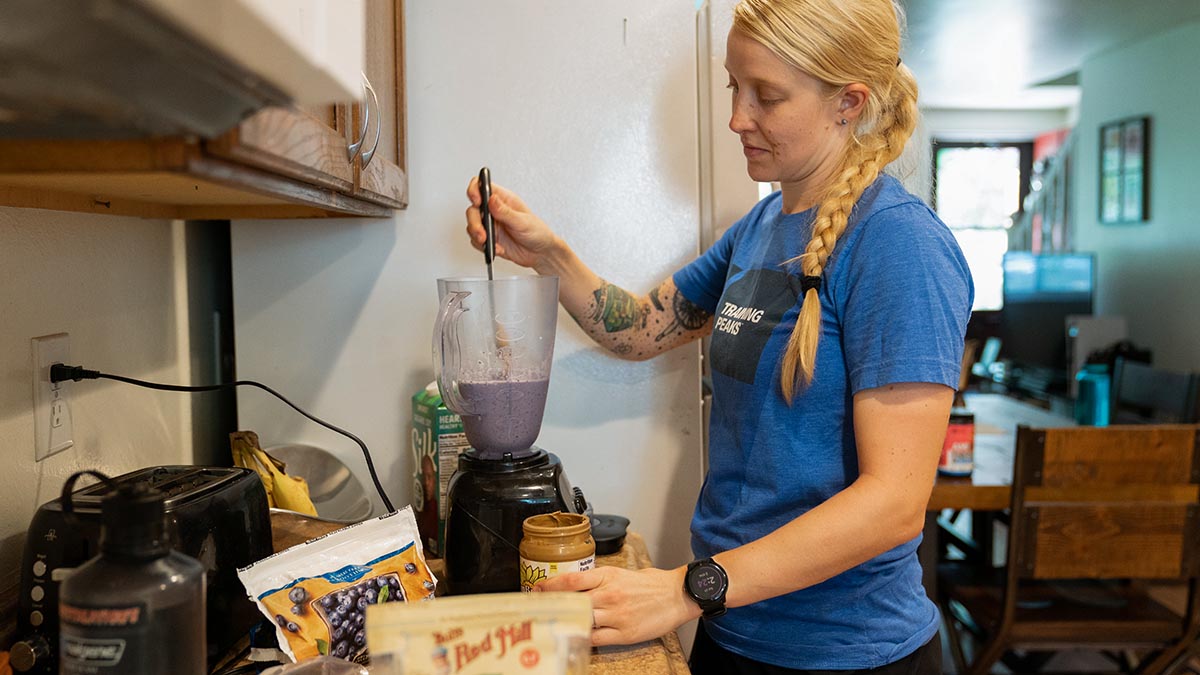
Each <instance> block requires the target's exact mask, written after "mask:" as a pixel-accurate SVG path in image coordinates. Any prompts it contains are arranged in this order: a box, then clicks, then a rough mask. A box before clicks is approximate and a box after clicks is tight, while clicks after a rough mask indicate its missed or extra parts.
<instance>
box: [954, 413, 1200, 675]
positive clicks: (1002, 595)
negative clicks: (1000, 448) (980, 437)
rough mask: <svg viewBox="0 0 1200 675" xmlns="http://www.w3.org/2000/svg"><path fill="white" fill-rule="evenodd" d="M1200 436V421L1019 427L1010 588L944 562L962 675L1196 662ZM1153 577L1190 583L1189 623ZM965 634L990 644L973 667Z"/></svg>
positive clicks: (1150, 668) (1005, 572)
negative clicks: (1073, 659) (1046, 665)
mask: <svg viewBox="0 0 1200 675" xmlns="http://www.w3.org/2000/svg"><path fill="white" fill-rule="evenodd" d="M1198 439H1200V427H1197V426H1195V425H1142V426H1116V427H1102V428H1098V427H1078V428H1061V429H1033V428H1029V427H1019V428H1018V430H1017V447H1016V457H1015V467H1014V472H1013V487H1012V502H1011V515H1012V517H1011V523H1010V527H1009V535H1008V551H1007V565H1006V567H1005V568H1001V569H997V570H996V574H995V575H994V576H1000V577H1002V578H994V579H980V578H964V576H963V574H964V571H965V570H968V569H969V568H967V567H965V566H962V565H957V566H953V565H949V564H946V565H943V566H939V574H938V589H939V593H938V595H939V598H938V600H939V604H940V605H941V608H942V612H943V617H944V619H945V623H946V627H947V630H948V632H949V638H950V648H951V654H952V655H953V657H954V660H955V662H956V665H957V666H958V672H959V673H971V674H973V675H982V674H984V673H988V672H989V671H990V669H991V667H992V665H993V664H994V663H995V662H996V661H997V660H999V659H1000V658H1001V657H1002V656H1004V655H1005V654H1006V652H1010V650H1029V651H1031V652H1046V651H1050V652H1053V651H1057V650H1061V649H1066V648H1080V647H1082V648H1089V649H1097V650H1116V651H1120V650H1127V651H1129V652H1132V653H1140V654H1141V658H1140V659H1139V660H1138V665H1137V666H1136V667H1132V666H1129V664H1125V665H1126V666H1129V667H1126V668H1123V670H1128V671H1132V672H1137V673H1160V672H1166V670H1167V668H1168V667H1169V666H1172V665H1173V664H1174V663H1175V662H1176V661H1178V660H1182V659H1181V657H1182V656H1183V655H1184V652H1185V651H1186V650H1187V648H1188V647H1189V646H1190V645H1191V644H1192V643H1193V642H1194V641H1195V640H1196V639H1197V636H1198V635H1200V622H1198V619H1197V612H1196V580H1197V577H1198V574H1200V564H1198V563H1200V550H1198V549H1197V545H1198V544H1200V485H1198V483H1200V440H1198ZM975 569H976V570H977V569H978V568H975ZM1081 580H1083V581H1081ZM1150 580H1153V581H1175V582H1186V584H1187V608H1186V611H1185V612H1184V614H1183V615H1182V616H1181V615H1179V614H1176V613H1175V612H1172V611H1171V610H1169V609H1167V608H1166V607H1164V606H1163V605H1161V604H1159V603H1158V602H1156V601H1154V600H1153V599H1152V598H1151V597H1150V596H1149V595H1148V594H1147V593H1146V582H1147V581H1150ZM963 629H967V632H970V633H973V634H975V635H976V636H977V637H979V638H981V644H980V645H979V649H978V650H977V651H976V657H975V658H974V660H973V661H972V662H971V663H970V664H969V665H968V664H966V663H965V658H964V654H963V648H962V646H963V644H962V639H963V637H964V636H963V632H964V630H963ZM1014 670H1015V671H1016V672H1028V670H1029V669H1028V668H1020V667H1018V668H1014Z"/></svg>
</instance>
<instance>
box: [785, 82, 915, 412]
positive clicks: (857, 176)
mask: <svg viewBox="0 0 1200 675" xmlns="http://www.w3.org/2000/svg"><path fill="white" fill-rule="evenodd" d="M899 68H900V69H903V71H904V72H898V73H897V80H907V81H908V82H907V83H903V82H898V83H897V84H898V85H900V86H896V87H894V89H893V91H894V92H895V93H896V94H897V95H896V96H894V98H893V100H892V101H889V102H888V104H885V105H884V106H883V114H882V115H881V116H880V119H879V123H878V124H877V125H876V126H875V128H874V129H872V130H871V131H870V132H869V133H866V134H864V135H863V137H861V138H858V137H856V139H855V140H856V141H857V142H856V143H853V144H852V145H851V146H850V148H849V149H848V150H847V152H846V154H845V157H844V159H843V161H842V169H841V171H840V172H839V173H838V179H837V181H836V182H835V183H834V184H833V186H832V187H830V189H829V190H828V191H827V192H826V193H825V195H824V196H823V198H822V199H821V200H820V202H819V203H820V206H818V207H817V215H816V218H815V219H814V220H813V228H812V238H811V239H809V242H808V246H807V247H805V250H804V253H803V254H801V255H800V256H799V262H800V269H801V272H802V273H803V274H804V276H816V277H819V276H821V273H822V272H823V271H824V269H825V262H826V261H827V260H828V259H829V254H830V253H832V252H833V248H834V246H836V245H837V241H838V238H839V237H841V236H842V233H843V232H845V231H846V224H847V223H848V222H849V220H850V214H851V212H853V210H854V205H855V204H856V203H857V202H858V198H859V197H861V196H862V193H863V192H864V191H865V190H866V189H867V188H868V187H869V186H870V185H871V184H872V183H874V182H875V179H876V178H878V177H879V174H880V173H881V172H882V171H883V168H884V167H885V166H887V165H888V164H889V163H890V162H891V161H892V160H894V159H896V158H897V157H899V156H900V153H901V151H903V150H904V144H905V142H906V141H907V140H908V138H909V136H911V135H912V131H913V129H914V128H915V127H916V124H917V100H916V81H915V80H914V79H913V77H912V74H911V73H908V72H907V70H908V69H907V68H905V67H904V66H903V65H901V66H900V67H899ZM904 84H911V86H903V85H904ZM910 94H911V95H910ZM820 337H821V300H820V297H819V295H818V292H817V289H815V288H810V289H808V290H807V291H806V292H805V293H804V302H803V304H802V305H801V306H800V315H799V316H798V317H797V318H796V327H795V328H793V329H792V334H791V336H790V337H789V338H788V344H787V348H786V349H785V350H784V354H783V365H782V372H781V373H780V387H781V388H782V389H783V398H784V399H785V400H786V401H787V402H788V404H791V402H792V399H793V398H794V397H795V394H796V390H797V389H798V388H799V387H800V386H804V385H807V384H808V383H810V382H812V379H813V375H814V372H815V370H816V365H817V364H816V361H817V342H818V341H819V339H820Z"/></svg>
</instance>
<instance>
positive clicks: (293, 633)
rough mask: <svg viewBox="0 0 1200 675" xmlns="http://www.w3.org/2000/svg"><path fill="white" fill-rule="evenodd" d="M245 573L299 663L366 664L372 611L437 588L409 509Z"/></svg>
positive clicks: (332, 535)
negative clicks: (323, 659) (336, 660)
mask: <svg viewBox="0 0 1200 675" xmlns="http://www.w3.org/2000/svg"><path fill="white" fill-rule="evenodd" d="M238 577H239V578H240V579H241V580H242V585H244V586H245V587H246V592H247V593H248V594H249V595H250V599H251V600H253V601H254V602H255V603H256V604H257V605H258V608H259V609H260V610H261V611H262V613H263V614H265V615H266V616H267V618H269V619H271V621H273V622H275V626H276V628H275V631H276V635H277V636H278V638H279V646H280V648H281V649H282V650H283V651H284V653H286V654H287V655H288V656H290V657H291V658H292V660H293V661H304V660H307V659H311V658H315V657H317V656H332V657H335V658H339V659H345V660H347V661H357V662H359V663H365V662H366V660H367V633H366V625H365V624H366V610H367V608H368V607H375V606H381V605H390V604H397V605H402V604H405V603H409V602H417V601H422V600H432V599H433V596H434V589H435V588H436V587H437V579H435V578H434V576H433V573H432V572H430V571H429V567H428V565H426V564H425V556H424V555H423V554H422V552H421V540H420V537H418V536H417V523H416V521H415V520H414V519H413V513H412V508H411V507H408V506H406V507H404V508H403V509H400V510H399V511H396V512H395V513H389V514H387V515H384V516H380V517H378V518H372V519H371V520H366V521H363V522H361V523H356V524H354V525H350V526H349V527H343V528H342V529H340V530H337V531H335V532H330V533H329V534H327V535H324V536H322V537H317V538H316V539H312V540H310V541H306V542H304V543H303V544H299V545H296V546H293V547H291V548H289V549H287V550H285V551H280V552H279V553H276V554H275V555H273V556H270V557H268V558H263V559H262V560H260V561H258V562H256V563H254V564H252V565H250V566H248V567H243V568H242V569H240V570H238ZM426 604H430V603H426Z"/></svg>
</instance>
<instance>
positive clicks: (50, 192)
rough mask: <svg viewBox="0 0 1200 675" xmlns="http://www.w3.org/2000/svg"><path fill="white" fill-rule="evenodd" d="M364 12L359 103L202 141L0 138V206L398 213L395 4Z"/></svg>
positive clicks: (249, 125) (399, 96) (260, 119)
mask: <svg viewBox="0 0 1200 675" xmlns="http://www.w3.org/2000/svg"><path fill="white" fill-rule="evenodd" d="M366 10H367V11H366V31H365V37H366V50H367V52H366V63H367V68H366V70H365V72H364V76H365V81H366V82H369V83H370V87H369V88H368V87H366V86H364V89H363V91H364V99H363V100H362V101H356V102H347V103H344V104H337V105H329V106H310V107H307V108H301V107H295V106H293V107H271V108H265V109H263V110H260V111H258V112H256V113H255V114H253V115H251V116H249V117H247V118H246V119H244V120H243V121H242V122H240V123H239V124H238V125H237V126H236V127H234V128H233V129H231V130H229V131H228V132H226V133H224V134H222V135H220V136H218V137H216V138H212V139H200V138H194V137H173V138H151V139H129V140H16V139H0V205H2V206H19V207H31V208H47V209H56V210H69V211H84V212H90V213H111V214H122V215H137V216H145V217H153V218H179V219H205V218H218V219H225V218H296V217H321V216H376V217H380V216H387V215H389V214H390V213H391V211H392V210H393V209H397V208H404V207H405V206H406V205H407V202H408V182H407V175H406V173H405V170H404V165H405V152H404V61H403V51H404V39H403V21H404V20H403V16H404V13H403V2H402V0H368V3H367V8H366ZM372 91H373V95H372V93H371V92H372ZM364 122H365V124H364ZM356 144H357V145H356Z"/></svg>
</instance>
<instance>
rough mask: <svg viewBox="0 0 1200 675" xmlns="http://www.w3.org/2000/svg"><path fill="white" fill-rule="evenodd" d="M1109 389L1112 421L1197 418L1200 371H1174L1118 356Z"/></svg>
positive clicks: (1185, 421)
mask: <svg viewBox="0 0 1200 675" xmlns="http://www.w3.org/2000/svg"><path fill="white" fill-rule="evenodd" d="M1112 391H1113V393H1112V405H1111V409H1112V421H1113V423H1114V424H1148V423H1149V424H1153V423H1182V424H1193V423H1195V422H1200V419H1198V416H1200V409H1198V406H1197V403H1198V402H1197V398H1198V397H1200V373H1177V372H1172V371H1169V370H1161V369H1159V368H1155V367H1153V366H1151V365H1149V364H1147V363H1141V362H1139V361H1127V360H1125V359H1122V358H1118V359H1117V360H1116V362H1115V363H1114V365H1113V378H1112Z"/></svg>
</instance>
